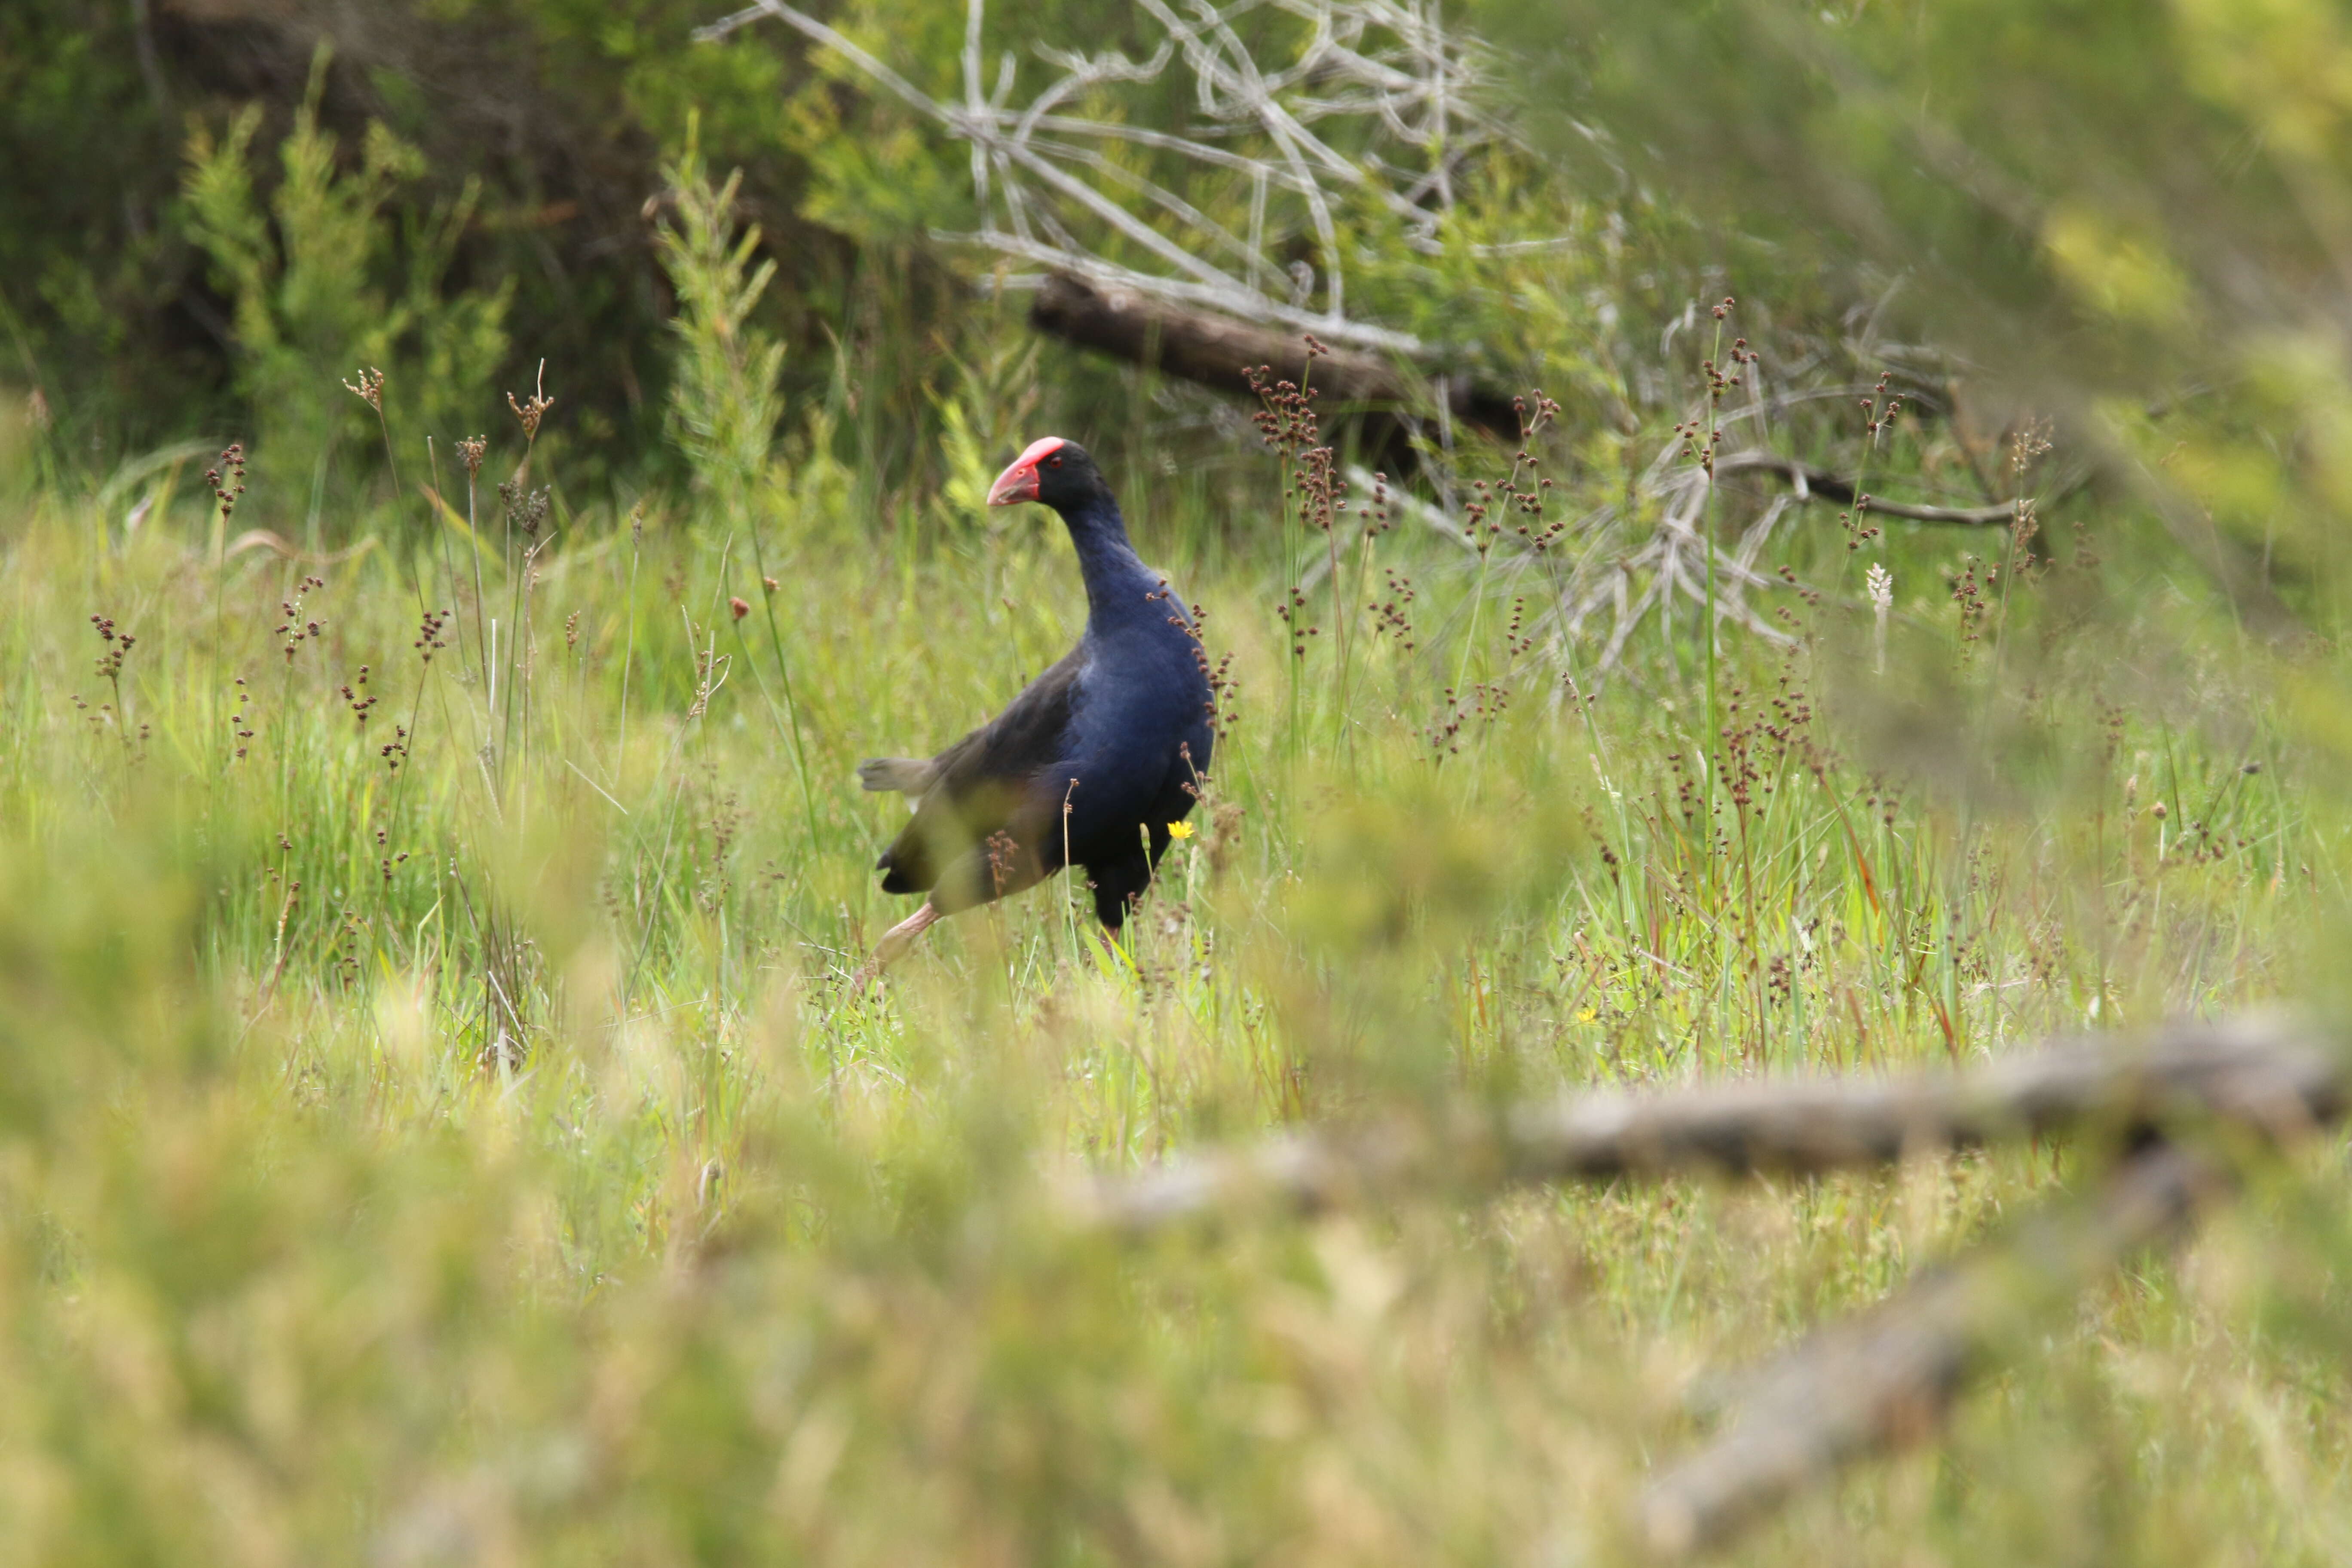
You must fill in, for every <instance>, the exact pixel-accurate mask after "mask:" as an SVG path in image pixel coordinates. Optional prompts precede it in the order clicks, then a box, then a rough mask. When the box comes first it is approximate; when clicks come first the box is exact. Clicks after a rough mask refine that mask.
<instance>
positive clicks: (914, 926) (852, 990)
mask: <svg viewBox="0 0 2352 1568" xmlns="http://www.w3.org/2000/svg"><path fill="white" fill-rule="evenodd" d="M939 919H940V911H939V909H938V907H937V906H936V905H934V904H933V903H932V902H931V901H930V900H929V899H925V900H923V907H922V908H921V909H919V910H916V911H915V912H914V913H913V914H911V915H908V917H907V918H906V919H905V920H902V921H899V922H898V924H897V925H894V926H892V927H891V928H890V929H889V930H888V931H884V932H883V933H882V940H881V941H880V942H876V943H875V944H874V956H873V957H871V958H869V959H867V960H866V963H865V967H863V968H861V969H860V970H858V972H857V973H856V976H855V977H854V978H852V979H851V981H850V983H849V994H851V995H852V996H858V995H863V994H865V991H866V987H867V986H868V985H871V984H874V977H875V976H876V975H877V974H879V973H882V971H883V970H885V969H886V968H887V967H889V965H891V964H892V963H896V962H897V961H898V957H899V955H900V954H902V953H904V952H906V951H907V950H908V948H910V947H912V946H914V945H915V939H916V938H917V937H919V936H920V935H922V934H923V933H924V932H925V931H929V930H930V929H931V927H932V926H933V925H935V924H937V923H938V921H939Z"/></svg>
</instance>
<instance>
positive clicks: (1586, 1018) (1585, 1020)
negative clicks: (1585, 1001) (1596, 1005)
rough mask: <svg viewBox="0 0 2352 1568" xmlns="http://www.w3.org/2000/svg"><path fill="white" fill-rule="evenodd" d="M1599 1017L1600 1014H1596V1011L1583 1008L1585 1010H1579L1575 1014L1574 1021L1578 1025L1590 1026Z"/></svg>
mask: <svg viewBox="0 0 2352 1568" xmlns="http://www.w3.org/2000/svg"><path fill="white" fill-rule="evenodd" d="M1599 1016H1601V1015H1600V1013H1599V1012H1597V1011H1596V1010H1594V1009H1593V1008H1591V1007H1585V1008H1581V1009H1580V1010H1579V1011H1578V1013H1577V1015H1576V1021H1577V1022H1578V1023H1580V1024H1590V1023H1591V1022H1592V1021H1593V1020H1594V1019H1595V1018H1598V1017H1599Z"/></svg>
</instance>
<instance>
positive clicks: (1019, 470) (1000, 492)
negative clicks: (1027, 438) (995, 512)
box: [988, 436, 1065, 506]
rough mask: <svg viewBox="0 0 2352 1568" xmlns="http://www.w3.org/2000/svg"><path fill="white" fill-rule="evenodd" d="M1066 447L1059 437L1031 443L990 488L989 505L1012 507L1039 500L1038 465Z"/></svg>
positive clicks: (1045, 438) (1050, 437)
mask: <svg viewBox="0 0 2352 1568" xmlns="http://www.w3.org/2000/svg"><path fill="white" fill-rule="evenodd" d="M1064 445H1065V443H1064V441H1063V439H1062V437H1059V436H1046V437H1041V438H1040V439H1038V440H1034V441H1032V442H1030V443H1029V447H1028V449H1027V450H1026V451H1024V452H1023V453H1022V454H1021V455H1020V456H1019V457H1017V458H1013V466H1012V467H1011V468H1007V469H1005V470H1004V471H1003V473H1001V474H999V475H997V476H996V482H995V483H994V484H992V485H991V486H990V487H989V488H988V504H989V505H991V506H1011V505H1012V504H1013V502H1015V501H1024V500H1036V499H1037V465H1038V463H1039V462H1040V461H1042V460H1043V459H1045V458H1048V457H1050V456H1052V455H1053V454H1054V453H1055V452H1056V451H1059V450H1060V449H1061V448H1062V447H1063V446H1064Z"/></svg>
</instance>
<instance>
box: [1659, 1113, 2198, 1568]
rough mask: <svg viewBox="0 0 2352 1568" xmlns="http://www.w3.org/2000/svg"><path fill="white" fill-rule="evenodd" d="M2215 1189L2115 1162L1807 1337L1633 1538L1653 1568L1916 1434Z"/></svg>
mask: <svg viewBox="0 0 2352 1568" xmlns="http://www.w3.org/2000/svg"><path fill="white" fill-rule="evenodd" d="M2223 1185H2224V1183H2223V1180H2222V1177H2221V1173H2220V1170H2219V1168H2218V1167H2217V1166H2215V1165H2214V1164H2212V1163H2210V1162H2208V1161H2207V1160H2205V1159H2203V1158H2200V1157H2199V1156H2197V1155H2195V1154H2191V1153H2189V1152H2187V1151H2185V1150H2182V1149H2179V1148H2175V1147H2173V1146H2171V1145H2169V1144H2166V1143H2161V1142H2159V1143H2156V1144H2154V1145H2152V1146H2150V1147H2148V1148H2147V1149H2144V1150H2142V1151H2141V1152H2139V1153H2137V1154H2136V1155H2134V1156H2132V1157H2131V1158H2130V1159H2128V1160H2126V1161H2125V1162H2124V1163H2123V1164H2122V1165H2121V1166H2119V1167H2118V1168H2117V1169H2116V1172H2115V1173H2113V1175H2112V1176H2110V1177H2109V1179H2108V1181H2107V1183H2106V1184H2105V1187H2104V1188H2103V1190H2102V1191H2101V1192H2100V1193H2099V1194H2098V1196H2097V1198H2096V1199H2095V1201H2094V1202H2092V1203H2090V1204H2088V1205H2077V1204H2074V1203H2072V1202H2068V1201H2063V1200H2062V1201H2061V1202H2059V1203H2057V1204H2053V1205H2051V1206H2050V1207H2048V1208H2045V1209H2043V1210H2042V1212H2041V1213H2039V1214H2037V1215H2035V1216H2033V1217H2032V1219H2031V1220H2029V1221H2028V1222H2027V1223H2025V1224H2024V1225H2022V1226H2020V1227H2018V1228H2017V1230H2016V1231H2015V1232H2014V1233H2013V1234H2012V1235H2011V1236H2010V1237H2008V1238H2006V1239H2005V1240H2002V1241H2000V1242H1997V1243H1994V1244H1992V1245H1990V1246H1988V1247H1982V1248H1980V1249H1979V1250H1978V1251H1977V1252H1976V1253H1975V1254H1974V1255H1973V1256H1971V1257H1969V1258H1967V1259H1965V1260H1963V1261H1962V1262H1960V1263H1958V1264H1957V1265H1955V1266H1952V1267H1949V1268H1942V1269H1937V1270H1933V1271H1929V1272H1927V1273H1926V1274H1923V1275H1922V1276H1921V1277H1919V1278H1917V1279H1915V1280H1913V1281H1912V1283H1910V1284H1909V1285H1907V1286H1906V1287H1905V1288H1904V1289H1903V1290H1901V1291H1900V1292H1899V1293H1898V1294H1896V1295H1895V1296H1894V1297H1893V1298H1892V1299H1890V1300H1887V1301H1885V1302H1884V1303H1883V1304H1881V1305H1880V1306H1878V1307H1876V1308H1874V1309H1873V1310H1870V1311H1867V1312H1864V1313H1863V1314H1862V1315H1861V1316H1859V1317H1857V1318H1855V1319H1853V1320H1852V1321H1848V1322H1844V1323H1841V1324H1837V1325H1834V1326H1832V1327H1830V1328H1827V1329H1822V1330H1819V1331H1816V1332H1814V1333H1813V1334H1812V1335H1811V1337H1809V1338H1808V1339H1807V1340H1806V1341H1805V1342H1804V1343H1802V1344H1801V1345H1800V1346H1798V1347H1797V1348H1796V1349H1795V1350H1793V1351H1791V1352H1789V1353H1788V1354H1787V1355H1786V1356H1784V1357H1782V1358H1781V1359H1780V1361H1779V1362H1778V1363H1774V1364H1772V1365H1770V1366H1769V1367H1767V1368H1765V1369H1764V1370H1763V1371H1762V1372H1761V1373H1758V1374H1757V1375H1756V1376H1755V1377H1754V1378H1753V1379H1752V1382H1751V1387H1750V1391H1749V1392H1748V1394H1747V1395H1746V1397H1744V1398H1742V1399H1741V1400H1739V1401H1738V1412H1737V1414H1736V1415H1734V1416H1733V1417H1732V1419H1731V1421H1730V1422H1729V1424H1728V1426H1727V1428H1726V1429H1725V1431H1724V1432H1723V1434H1722V1435H1721V1436H1718V1437H1717V1438H1716V1439H1715V1440H1714V1441H1713V1442H1711V1443H1709V1444H1707V1445H1706V1447H1703V1448H1701V1449H1700V1450H1699V1451H1698V1452H1697V1453H1696V1454H1694V1455H1692V1456H1691V1457H1690V1458H1686V1459H1685V1460H1683V1461H1682V1462H1681V1463H1679V1464H1677V1465H1675V1466H1674V1467H1673V1468H1671V1469H1669V1470H1667V1471H1666V1472H1665V1474H1664V1475H1663V1476H1661V1477H1659V1478H1658V1479H1657V1480H1656V1481H1655V1482H1654V1483H1653V1484H1652V1485H1651V1487H1650V1489H1649V1490H1648V1492H1647V1494H1646V1495H1645V1496H1644V1497H1643V1501H1642V1507H1641V1515H1640V1521H1639V1523H1640V1530H1641V1534H1642V1536H1643V1540H1644V1541H1645V1542H1646V1543H1647V1544H1648V1546H1649V1547H1650V1549H1651V1550H1652V1551H1653V1552H1655V1553H1657V1554H1658V1555H1660V1556H1662V1557H1667V1558H1678V1557H1684V1556H1687V1555H1689V1554H1691V1553H1692V1552H1697V1551H1701V1550H1705V1549H1706V1548H1709V1547H1714V1546H1719V1545H1721V1544H1723V1543H1724V1542H1726V1541H1727V1540H1728V1539H1729V1538H1730V1537H1731V1536H1732V1535H1733V1534H1734V1533H1735V1532H1736V1531H1738V1529H1739V1528H1740V1527H1741V1526H1742V1525H1744V1524H1746V1523H1748V1522H1749V1521H1753V1520H1755V1519H1757V1518H1759V1516H1761V1515H1762V1514H1763V1513H1764V1512H1765V1511H1767V1510H1769V1509H1770V1508H1771V1507H1772V1506H1773V1505H1775V1504H1777V1503H1779V1502H1780V1501H1782V1500H1785V1499H1787V1498H1789V1497H1790V1496H1791V1495H1793V1494H1795V1493H1796V1492H1798V1491H1799V1490H1801V1489H1804V1488H1805V1487H1807V1486H1810V1485H1811V1484H1813V1483H1814V1482H1817V1481H1820V1480H1823V1479H1827V1478H1828V1477H1829V1476H1831V1475H1832V1473H1834V1472H1835V1471H1836V1470H1837V1469H1838V1468H1840V1467H1842V1466H1843V1465H1845V1464H1847V1463H1848V1462H1850V1461H1852V1460H1853V1459H1856V1458H1863V1457H1864V1456H1866V1455H1869V1454H1872V1453H1875V1452H1878V1451H1880V1450H1884V1449H1889V1448H1895V1447H1905V1446H1907V1445H1909V1444H1913V1443H1916V1442H1918V1441H1920V1440H1922V1439H1923V1438H1925V1437H1927V1436H1930V1435H1932V1434H1933V1433H1934V1432H1935V1431H1936V1430H1937V1429H1938V1428H1939V1427H1940V1426H1942V1425H1943V1421H1944V1418H1945V1416H1946V1415H1947V1414H1948V1412H1949V1410H1950V1407H1951V1405H1952V1402H1953V1400H1954V1398H1955V1397H1956V1396H1957V1395H1958V1393H1959V1391H1960V1389H1961V1387H1962V1386H1963V1384H1965V1383H1966V1381H1967V1380H1968V1378H1969V1375H1970V1374H1971V1373H1974V1372H1976V1371H1977V1370H1979V1368H1980V1367H1981V1366H1982V1365H1984V1364H1985V1363H1988V1362H1989V1361H1990V1360H1991V1359H1992V1358H1993V1356H1994V1355H1995V1354H1996V1353H1997V1352H2000V1350H2001V1349H2002V1348H2003V1347H2005V1346H2007V1345H2010V1344H2012V1343H2014V1342H2017V1341H2019V1340H2021V1338H2023V1337H2024V1336H2025V1334H2026V1333H2027V1332H2028V1331H2030V1330H2031V1329H2032V1326H2033V1324H2034V1323H2035V1322H2036V1321H2037V1320H2038V1319H2040V1318H2041V1317H2042V1315H2043V1314H2045V1313H2046V1312H2048V1311H2049V1310H2052V1309H2053V1308H2055V1307H2057V1306H2059V1305H2060V1304H2062V1303H2063V1302H2064V1301H2066V1300H2070V1299H2071V1298H2073V1297H2074V1296H2075V1295H2076V1294H2078V1293H2079V1292H2080V1291H2081V1290H2082V1289H2084V1287H2085V1286H2087V1285H2089V1284H2091V1283H2092V1282H2093V1281H2095V1280H2096V1279H2099V1278H2100V1277H2101V1276H2103V1275H2105V1274H2106V1273H2107V1272H2109V1271H2110V1270H2111V1269H2113V1268H2116V1265H2118V1264H2120V1263H2122V1262H2123V1261H2124V1260H2125V1259H2126V1258H2129V1257H2130V1256H2131V1255H2132V1254H2133V1253H2135V1252H2137V1251H2139V1250H2141V1249H2142V1248H2144V1247H2149V1246H2152V1245H2154V1244H2156V1243H2158V1242H2160V1241H2163V1240H2164V1239H2166V1238H2167V1237H2170V1236H2173V1235H2175V1234H2177V1233H2178V1232H2179V1231H2180V1230H2182V1229H2184V1228H2185V1227H2186V1226H2188V1224H2189V1221H2190V1219H2191V1217H2192V1215H2194V1213H2195V1211H2196V1209H2197V1208H2198V1206H2199V1205H2200V1203H2201V1202H2202V1201H2203V1200H2205V1199H2206V1198H2208V1197H2210V1195H2212V1194H2215V1193H2216V1192H2218V1191H2219V1190H2221V1188H2222V1186H2223Z"/></svg>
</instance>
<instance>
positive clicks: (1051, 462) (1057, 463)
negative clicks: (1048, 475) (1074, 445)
mask: <svg viewBox="0 0 2352 1568" xmlns="http://www.w3.org/2000/svg"><path fill="white" fill-rule="evenodd" d="M1045 466H1046V467H1047V468H1060V467H1061V466H1062V459H1061V458H1046V459H1045Z"/></svg>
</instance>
